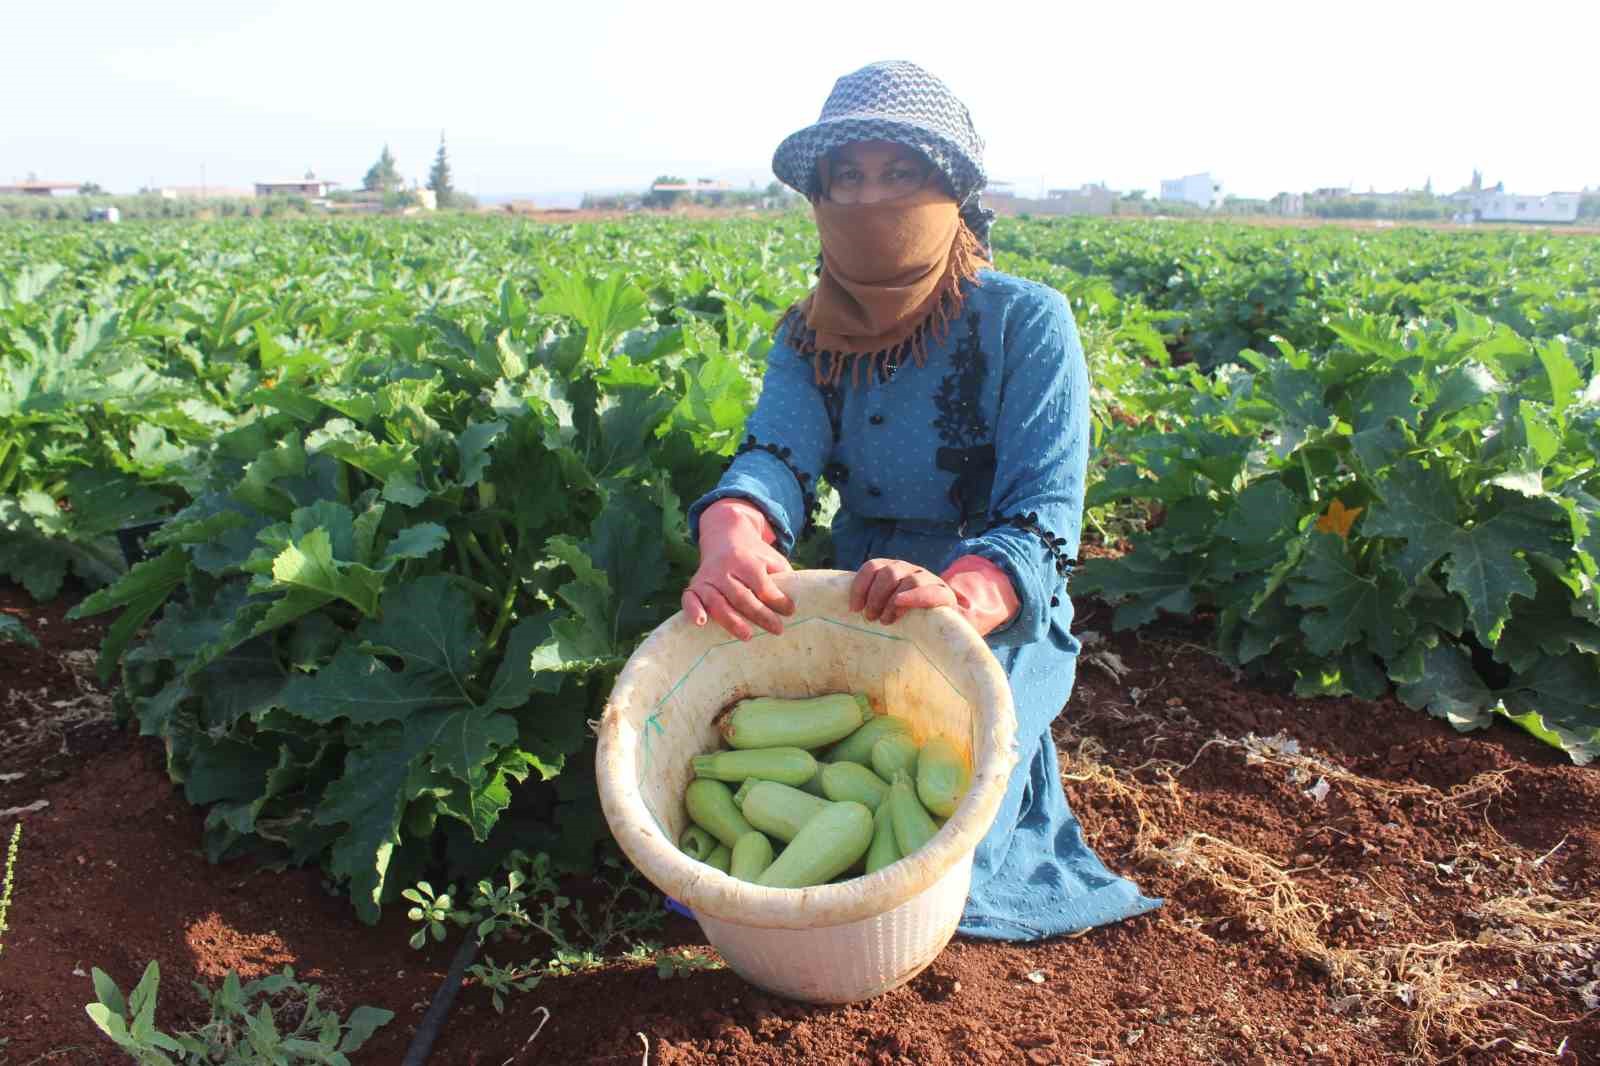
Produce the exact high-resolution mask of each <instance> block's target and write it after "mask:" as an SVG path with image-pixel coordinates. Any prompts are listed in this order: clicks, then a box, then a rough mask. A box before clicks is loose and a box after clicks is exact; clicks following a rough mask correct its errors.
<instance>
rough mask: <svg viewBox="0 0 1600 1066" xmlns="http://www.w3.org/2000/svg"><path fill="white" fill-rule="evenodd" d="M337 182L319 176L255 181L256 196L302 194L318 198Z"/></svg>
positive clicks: (308, 197) (313, 198) (324, 194)
mask: <svg viewBox="0 0 1600 1066" xmlns="http://www.w3.org/2000/svg"><path fill="white" fill-rule="evenodd" d="M337 184H339V183H338V182H336V181H323V180H322V179H321V178H291V179H289V180H288V181H258V182H256V195H257V196H304V197H306V198H307V199H308V200H320V199H322V198H323V197H324V196H327V195H328V193H330V192H332V191H333V187H334V186H335V185H337Z"/></svg>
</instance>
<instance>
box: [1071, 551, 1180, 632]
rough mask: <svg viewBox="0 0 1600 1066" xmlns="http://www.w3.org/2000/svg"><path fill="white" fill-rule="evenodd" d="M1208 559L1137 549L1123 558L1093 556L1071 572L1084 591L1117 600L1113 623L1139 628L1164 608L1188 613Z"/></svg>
mask: <svg viewBox="0 0 1600 1066" xmlns="http://www.w3.org/2000/svg"><path fill="white" fill-rule="evenodd" d="M1204 567H1205V560H1204V559H1203V558H1201V557H1199V556H1194V555H1191V556H1174V557H1171V558H1167V559H1162V558H1158V557H1156V556H1155V555H1154V554H1152V553H1147V552H1139V551H1135V552H1133V553H1132V554H1130V555H1125V556H1123V557H1122V558H1120V559H1090V560H1088V561H1086V562H1084V563H1083V565H1082V566H1080V567H1079V568H1078V569H1077V571H1076V572H1075V573H1074V574H1073V575H1072V583H1073V586H1074V587H1075V588H1077V589H1078V590H1079V591H1082V592H1088V593H1094V594H1098V595H1100V596H1104V597H1105V598H1106V599H1108V600H1110V601H1111V602H1113V603H1116V604H1118V606H1117V609H1116V611H1115V613H1114V614H1113V616H1112V625H1113V626H1114V627H1115V628H1116V629H1118V630H1123V629H1136V628H1138V627H1139V626H1142V625H1146V624H1148V623H1150V622H1152V621H1154V620H1155V618H1156V616H1157V615H1158V614H1160V612H1162V611H1167V612H1170V613H1172V614H1176V615H1187V614H1188V613H1189V612H1191V611H1193V610H1194V608H1195V603H1196V600H1195V590H1196V586H1197V585H1198V584H1199V582H1200V578H1201V574H1202V573H1203V570H1204Z"/></svg>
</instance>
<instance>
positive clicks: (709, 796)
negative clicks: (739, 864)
mask: <svg viewBox="0 0 1600 1066" xmlns="http://www.w3.org/2000/svg"><path fill="white" fill-rule="evenodd" d="M683 802H684V806H686V807H688V808H689V817H690V819H691V820H693V822H694V824H695V825H698V826H699V827H700V828H702V829H704V830H705V831H706V832H708V833H710V834H711V835H712V836H714V837H716V838H717V839H718V840H720V841H722V843H724V844H726V845H728V847H730V848H731V847H733V845H734V844H736V843H738V841H739V838H740V837H742V836H744V835H745V834H746V833H748V832H750V823H749V822H747V821H745V820H744V815H742V814H740V813H739V808H738V806H737V805H736V804H735V803H734V802H733V790H732V789H730V788H729V787H728V786H727V785H725V784H723V783H722V782H721V781H715V780H713V779H711V778H709V777H697V778H695V779H694V780H693V781H690V782H689V787H688V788H686V789H684V790H683Z"/></svg>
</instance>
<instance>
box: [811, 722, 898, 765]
mask: <svg viewBox="0 0 1600 1066" xmlns="http://www.w3.org/2000/svg"><path fill="white" fill-rule="evenodd" d="M897 734H898V735H903V736H907V737H909V736H910V735H911V723H910V722H908V721H906V720H905V719H904V718H896V717H895V716H894V715H892V714H884V715H879V716H878V717H876V718H874V719H872V720H871V721H869V722H868V723H867V724H866V725H864V726H862V727H861V728H860V729H857V730H856V731H855V732H854V733H851V734H850V735H849V736H847V737H845V738H844V739H843V740H841V741H839V743H837V744H835V745H834V746H833V747H832V748H830V749H829V750H828V751H827V752H826V753H824V754H823V756H822V757H823V759H825V760H826V761H828V762H853V763H860V764H861V765H862V766H871V765H872V745H874V744H876V743H877V742H878V741H879V740H882V739H883V738H884V737H887V736H892V735H897Z"/></svg>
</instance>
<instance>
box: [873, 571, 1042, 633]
mask: <svg viewBox="0 0 1600 1066" xmlns="http://www.w3.org/2000/svg"><path fill="white" fill-rule="evenodd" d="M919 607H921V608H928V607H954V608H955V609H956V610H957V611H958V612H959V613H960V614H961V617H963V618H965V619H966V620H967V624H968V625H970V626H972V628H973V629H976V630H977V631H978V635H979V636H986V635H987V634H989V633H990V632H992V631H994V630H996V629H998V628H999V627H1000V626H1002V625H1004V624H1005V623H1006V622H1009V621H1010V620H1011V619H1012V618H1013V617H1014V616H1015V615H1016V613H1017V609H1018V607H1019V604H1018V601H1017V594H1016V590H1015V589H1013V588H1012V586H1011V579H1010V578H1009V577H1007V576H1006V573H1005V571H1004V570H1002V569H1000V567H998V566H996V565H995V564H994V563H992V562H990V561H989V560H987V559H983V558H980V557H979V556H976V555H964V556H962V557H961V558H960V559H957V560H956V561H955V562H953V563H951V564H950V567H949V568H948V569H947V570H945V572H944V573H943V574H942V575H941V574H935V573H933V572H932V571H931V570H924V569H923V568H922V567H920V566H916V565H914V564H912V563H908V562H906V561H905V560H903V559H871V560H868V561H867V562H866V563H864V564H863V565H862V567H861V569H860V570H857V571H856V577H855V581H853V582H852V583H851V585H850V609H851V610H852V611H859V612H861V613H862V615H863V617H865V618H866V619H867V621H869V622H874V621H875V622H879V623H881V624H883V625H886V626H889V625H894V623H895V622H897V621H899V620H900V618H901V617H903V616H904V615H905V613H906V612H907V611H911V610H915V609H917V608H919Z"/></svg>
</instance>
